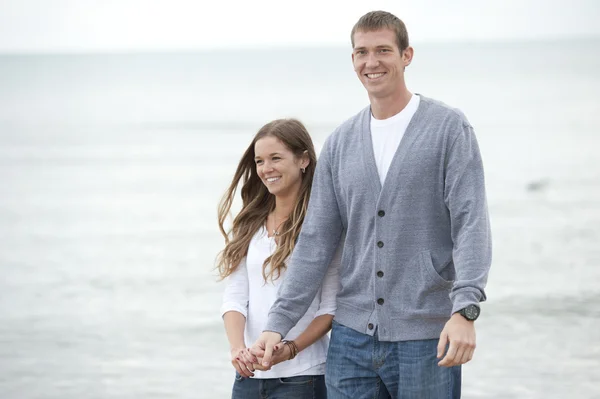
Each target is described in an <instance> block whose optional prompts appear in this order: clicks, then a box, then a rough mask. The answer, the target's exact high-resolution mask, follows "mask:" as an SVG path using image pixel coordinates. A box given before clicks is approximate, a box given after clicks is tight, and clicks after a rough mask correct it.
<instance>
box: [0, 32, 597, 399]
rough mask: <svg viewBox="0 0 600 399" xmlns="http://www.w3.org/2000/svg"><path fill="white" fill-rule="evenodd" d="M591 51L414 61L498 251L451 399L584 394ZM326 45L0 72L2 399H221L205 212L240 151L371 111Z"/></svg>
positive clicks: (221, 338) (593, 307)
mask: <svg viewBox="0 0 600 399" xmlns="http://www.w3.org/2000/svg"><path fill="white" fill-rule="evenodd" d="M599 50H600V41H599V40H581V41H556V42H528V43H516V42H515V43H479V44H458V43H453V44H423V45H417V46H416V53H415V60H414V62H413V64H412V65H411V66H410V67H409V68H408V70H407V80H408V85H409V88H410V89H411V90H412V91H414V92H417V93H422V94H423V95H426V96H429V97H433V98H436V99H440V100H442V101H444V102H446V103H448V104H451V105H453V106H456V107H458V108H460V109H461V110H463V111H464V112H465V113H466V115H467V116H468V118H469V119H470V121H471V122H472V124H473V126H474V127H475V130H476V133H477V135H478V139H479V142H480V146H481V150H482V153H483V156H484V162H485V168H486V177H487V184H488V198H489V206H490V213H491V218H492V227H493V235H494V262H493V266H492V271H491V274H490V279H489V284H488V289H487V293H488V301H487V302H486V303H484V304H483V308H482V317H481V319H480V320H479V321H478V322H477V334H478V348H477V351H476V354H475V358H474V359H473V361H472V362H471V363H469V364H468V365H466V366H464V369H463V397H465V398H497V399H500V398H600V162H599V161H600V156H599V155H598V148H600V112H599V110H600V102H599V100H598V93H600V51H599ZM367 101H368V99H367V97H366V94H365V92H364V90H363V88H362V87H361V85H360V83H359V82H358V80H357V78H356V77H355V76H354V74H353V71H352V66H351V62H350V53H349V50H348V49H344V48H331V49H327V48H318V49H317V48H315V49H310V48H304V49H295V48H282V49H268V48H267V49H256V50H249V49H247V50H235V51H234V50H227V51H226V50H222V51H214V52H198V53H171V54H169V53H165V54H114V55H107V54H90V55H23V56H16V55H4V56H0V398H3V399H37V398H50V399H70V398H89V399H95V398H142V397H143V398H178V399H179V398H226V397H228V395H229V392H230V387H231V384H232V378H233V369H232V367H231V366H230V365H229V363H228V358H227V354H228V349H227V343H226V339H225V334H224V330H223V327H222V322H221V320H220V317H219V314H218V308H219V305H220V300H221V290H222V286H221V285H220V284H218V283H217V279H216V275H215V273H214V270H213V266H214V258H215V256H216V254H217V252H218V251H219V249H220V248H221V246H222V238H221V237H220V235H219V233H218V231H217V226H216V207H217V202H218V200H219V198H220V196H221V195H222V193H223V191H224V190H225V188H226V187H227V185H228V183H229V182H230V179H231V177H232V174H233V171H234V168H235V165H236V164H237V161H238V160H239V157H240V156H241V153H242V152H243V150H244V149H245V147H246V146H247V144H248V142H249V141H250V140H251V137H252V136H253V134H254V133H255V132H256V131H257V130H258V128H260V126H262V125H263V124H264V123H266V122H267V121H269V120H271V119H273V118H279V117H297V118H299V119H301V120H302V121H303V122H305V124H306V125H307V127H308V128H309V130H310V132H311V134H312V135H313V138H314V140H315V142H316V144H317V147H318V148H320V146H321V145H322V143H323V142H324V140H325V138H326V137H327V135H328V134H329V133H330V132H331V131H332V130H333V129H334V128H335V127H336V126H337V125H338V124H339V123H341V122H342V121H343V120H345V119H346V118H348V117H350V116H351V115H353V114H354V113H356V112H357V111H358V110H360V109H361V108H362V107H364V106H366V105H367Z"/></svg>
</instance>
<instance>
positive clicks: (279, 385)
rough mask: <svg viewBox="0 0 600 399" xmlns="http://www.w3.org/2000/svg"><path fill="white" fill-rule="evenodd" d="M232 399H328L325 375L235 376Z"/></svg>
mask: <svg viewBox="0 0 600 399" xmlns="http://www.w3.org/2000/svg"><path fill="white" fill-rule="evenodd" d="M231 398H232V399H267V398H268V399H327V391H326V389H325V377H324V376H323V375H301V376H296V377H288V378H260V379H259V378H243V377H241V376H240V375H239V374H238V373H236V374H235V382H234V383H233V392H232V395H231Z"/></svg>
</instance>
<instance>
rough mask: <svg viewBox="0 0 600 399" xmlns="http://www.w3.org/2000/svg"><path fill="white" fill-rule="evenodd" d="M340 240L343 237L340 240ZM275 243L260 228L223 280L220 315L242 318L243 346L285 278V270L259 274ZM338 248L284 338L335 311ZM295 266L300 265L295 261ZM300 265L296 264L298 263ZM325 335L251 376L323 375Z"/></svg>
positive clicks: (256, 332)
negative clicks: (273, 275)
mask: <svg viewBox="0 0 600 399" xmlns="http://www.w3.org/2000/svg"><path fill="white" fill-rule="evenodd" d="M341 242H343V240H341ZM276 246H277V243H276V242H275V239H274V238H273V237H269V236H268V235H267V231H266V229H265V228H264V227H263V228H261V229H260V230H259V231H258V232H257V233H256V234H255V235H254V237H252V240H251V241H250V245H249V247H248V254H247V255H246V257H245V258H244V260H243V261H242V262H241V263H240V265H239V267H238V268H237V269H236V270H235V271H234V272H233V273H232V274H231V275H230V276H228V277H227V279H226V287H225V292H224V293H223V305H222V306H221V316H223V315H224V314H225V313H227V312H230V311H235V312H239V313H241V314H243V315H244V316H245V317H246V328H245V331H244V339H245V341H246V345H247V346H250V345H252V344H253V343H254V342H255V341H256V340H257V339H258V337H259V336H260V334H261V333H262V332H263V330H264V327H265V326H266V325H267V318H268V315H269V309H270V308H271V305H272V304H273V303H274V302H275V299H276V298H277V289H278V288H279V286H280V285H281V282H282V280H283V279H284V278H285V270H283V272H282V273H281V276H279V278H278V279H276V280H274V281H271V279H270V278H268V279H267V282H265V280H264V278H263V274H262V267H263V263H264V261H265V259H266V258H268V257H269V256H271V254H272V253H273V252H274V251H275V249H276ZM341 247H342V245H340V247H339V248H338V250H337V251H336V254H335V256H334V258H333V260H332V261H331V264H330V265H329V269H328V271H327V274H326V275H325V278H324V279H323V283H322V285H321V288H320V289H319V291H318V292H317V295H316V296H315V299H314V300H313V301H312V303H311V304H310V307H309V308H308V310H307V311H306V314H305V315H304V316H303V317H302V318H301V319H300V321H298V324H296V326H295V327H294V328H292V329H291V330H290V332H289V333H288V335H287V336H285V337H284V339H287V340H292V339H296V338H297V337H298V336H299V335H300V334H301V333H302V332H303V331H304V330H305V329H306V327H308V325H309V324H310V323H311V322H312V321H313V319H314V318H315V317H317V316H321V315H324V314H331V315H334V314H335V309H336V295H337V292H338V290H339V268H340V261H341ZM297 265H300V264H299V263H297ZM298 267H300V266H298ZM328 345H329V337H328V336H327V335H325V336H323V337H322V338H321V339H319V340H318V341H317V342H315V343H314V344H312V345H311V346H309V347H308V348H306V349H304V350H303V351H301V352H300V353H299V354H298V356H296V357H295V358H294V359H292V360H288V361H285V362H281V363H279V364H276V365H275V366H273V367H272V368H271V370H268V371H256V372H255V373H254V378H282V377H293V376H297V375H319V374H325V360H326V357H327V347H328Z"/></svg>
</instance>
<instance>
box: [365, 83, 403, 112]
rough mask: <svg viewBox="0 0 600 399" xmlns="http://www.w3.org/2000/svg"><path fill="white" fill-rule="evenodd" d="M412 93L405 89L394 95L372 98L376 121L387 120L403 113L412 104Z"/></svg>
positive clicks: (372, 109)
mask: <svg viewBox="0 0 600 399" xmlns="http://www.w3.org/2000/svg"><path fill="white" fill-rule="evenodd" d="M411 97H412V93H411V92H410V91H408V89H407V88H406V87H405V88H404V89H403V90H402V91H400V92H398V93H395V94H393V95H390V96H387V97H382V98H376V97H370V96H369V100H370V101H371V112H372V113H373V116H374V117H375V119H387V118H391V117H392V116H394V115H396V114H397V113H399V112H400V111H402V110H403V109H404V108H405V107H406V106H407V105H408V103H409V102H410V99H411Z"/></svg>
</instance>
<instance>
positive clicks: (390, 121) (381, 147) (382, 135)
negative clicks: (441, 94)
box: [371, 94, 420, 186]
mask: <svg viewBox="0 0 600 399" xmlns="http://www.w3.org/2000/svg"><path fill="white" fill-rule="evenodd" d="M419 102H420V98H419V96H418V95H416V94H413V96H412V97H411V98H410V101H409V102H408V104H407V105H406V107H404V109H403V110H402V111H400V112H398V113H397V114H396V115H394V116H392V117H390V118H387V119H375V117H374V116H373V115H372V114H371V140H372V141H373V153H374V154H375V163H376V164H377V172H379V179H380V180H381V185H382V186H383V182H384V181H385V176H386V175H387V172H388V170H389V169H390V165H391V163H392V159H393V158H394V154H396V150H397V149H398V146H399V145H400V140H402V136H404V132H406V128H407V127H408V124H409V123H410V120H411V119H412V117H413V115H414V114H415V112H416V111H417V108H418V107H419Z"/></svg>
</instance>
